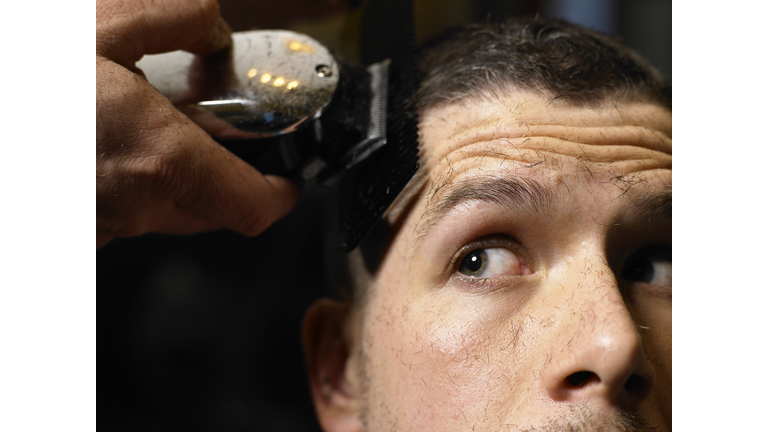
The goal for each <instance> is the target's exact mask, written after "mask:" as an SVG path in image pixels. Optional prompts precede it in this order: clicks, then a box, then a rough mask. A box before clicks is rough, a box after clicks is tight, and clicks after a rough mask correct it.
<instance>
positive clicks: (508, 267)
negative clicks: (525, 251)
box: [458, 247, 533, 278]
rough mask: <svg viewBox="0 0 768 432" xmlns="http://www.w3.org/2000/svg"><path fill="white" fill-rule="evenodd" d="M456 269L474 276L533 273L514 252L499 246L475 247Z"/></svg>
mask: <svg viewBox="0 0 768 432" xmlns="http://www.w3.org/2000/svg"><path fill="white" fill-rule="evenodd" d="M458 271H459V273H461V274H463V275H465V276H470V277H474V278H489V277H494V276H524V275H529V274H533V271H531V269H529V268H528V267H527V266H526V265H525V264H523V263H522V262H521V261H520V259H519V258H518V257H517V255H515V253H514V252H512V251H510V250H509V249H506V248H501V247H494V248H484V249H475V250H473V251H471V252H469V253H468V254H467V255H466V256H465V257H464V258H462V260H461V262H460V263H459V268H458Z"/></svg>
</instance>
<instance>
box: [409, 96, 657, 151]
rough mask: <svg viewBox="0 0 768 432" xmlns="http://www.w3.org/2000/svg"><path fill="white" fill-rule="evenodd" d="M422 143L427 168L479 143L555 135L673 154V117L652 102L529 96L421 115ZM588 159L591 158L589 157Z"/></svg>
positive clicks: (567, 139) (477, 102) (441, 108)
mask: <svg viewBox="0 0 768 432" xmlns="http://www.w3.org/2000/svg"><path fill="white" fill-rule="evenodd" d="M420 133H421V136H420V143H421V146H422V151H423V154H424V156H425V158H426V163H427V164H428V165H431V166H434V165H435V164H434V160H439V159H441V158H443V157H445V156H446V155H448V154H450V153H452V152H455V151H459V150H462V149H464V148H466V147H467V146H470V145H472V144H475V143H484V142H492V141H498V140H501V139H505V138H509V139H513V138H532V137H537V136H541V137H552V138H558V139H561V140H562V141H565V142H574V143H582V144H603V145H630V146H633V145H634V146H638V147H644V148H650V149H654V150H658V151H661V152H664V153H667V154H670V155H671V154H672V115H671V112H670V111H669V110H668V109H666V108H663V107H660V106H658V105H654V104H648V103H606V104H604V105H603V106H601V107H595V108H590V107H574V106H568V105H562V104H557V103H554V102H550V101H548V100H546V99H543V98H541V97H538V96H534V95H529V94H518V95H511V96H509V97H507V98H498V99H496V100H489V99H477V100H474V101H466V102H463V103H457V104H447V105H442V106H439V107H436V108H433V109H431V110H426V111H425V112H424V113H423V114H422V118H421V125H420ZM587 156H588V155H587Z"/></svg>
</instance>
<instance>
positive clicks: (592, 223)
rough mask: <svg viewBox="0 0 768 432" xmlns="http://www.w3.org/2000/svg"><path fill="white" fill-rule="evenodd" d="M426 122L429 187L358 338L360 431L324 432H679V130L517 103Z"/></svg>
mask: <svg viewBox="0 0 768 432" xmlns="http://www.w3.org/2000/svg"><path fill="white" fill-rule="evenodd" d="M421 121H422V124H421V128H420V132H421V136H420V143H421V146H422V149H423V152H422V156H421V162H422V165H423V167H422V168H423V169H426V170H427V171H426V172H427V173H428V174H429V175H428V179H427V180H426V181H425V183H424V185H423V187H422V188H421V189H420V190H419V191H418V192H417V193H415V194H412V196H411V197H410V199H409V200H410V202H408V203H400V205H398V206H397V208H399V209H405V210H402V211H400V212H398V211H394V212H392V213H391V214H390V215H389V218H390V220H389V222H390V224H392V225H394V226H398V227H399V228H398V231H397V235H396V237H395V239H394V241H393V244H392V245H391V247H390V249H389V250H388V251H387V254H386V255H385V257H384V259H383V261H382V262H381V265H380V267H379V270H378V272H377V274H376V275H375V278H374V281H373V284H372V286H370V287H369V288H368V289H369V293H368V296H367V298H366V301H365V305H364V307H363V308H362V309H361V310H355V311H352V313H351V317H350V319H349V321H348V324H347V325H348V330H347V336H346V340H347V342H346V344H347V345H348V348H347V350H346V352H348V353H349V356H348V357H347V359H346V361H345V363H344V366H343V370H342V371H341V372H340V374H341V376H342V378H340V380H341V381H342V384H343V390H344V391H343V392H341V394H342V395H343V398H342V399H344V398H346V399H344V401H345V403H348V405H345V409H346V410H347V411H346V412H348V413H349V416H348V417H350V418H348V419H346V422H342V423H338V422H333V421H328V420H327V419H326V420H324V416H325V417H328V416H327V415H324V413H323V409H322V408H321V407H318V414H319V416H320V420H321V424H323V426H324V427H325V428H326V429H329V430H331V429H335V428H337V427H338V426H339V425H340V424H343V425H345V426H344V427H345V428H347V429H343V428H342V429H338V430H353V429H355V428H357V427H359V426H362V427H364V429H366V430H371V431H377V430H403V431H416V430H419V431H427V430H435V431H438V430H439V431H452V430H457V431H467V430H477V431H496V430H502V431H506V430H510V431H518V430H537V431H538V430H550V429H548V428H551V429H552V430H635V429H632V427H633V426H634V427H635V428H637V429H639V430H644V429H642V428H643V426H645V427H651V428H654V429H653V430H656V431H663V430H669V429H671V418H672V414H671V407H672V399H671V398H672V381H671V375H672V321H671V319H672V257H671V251H672V233H671V227H672V209H671V193H672V192H671V190H672V189H671V185H672V156H671V154H672V140H671V131H672V119H671V113H670V112H669V111H668V110H666V109H663V108H660V107H657V106H654V105H648V104H642V103H635V104H628V103H625V104H618V105H614V104H610V103H609V104H607V106H606V107H603V108H596V109H589V108H573V107H564V106H557V105H554V104H551V103H550V104H548V103H547V101H546V100H545V99H542V98H539V97H536V96H531V95H526V94H523V95H514V96H510V97H508V98H505V99H502V100H500V101H498V102H488V101H482V102H480V101H475V102H466V103H463V104H456V105H449V106H444V107H440V108H437V109H433V110H431V111H428V112H426V113H424V114H423V115H422V118H421ZM340 387H341V386H340ZM313 390H314V389H313ZM315 399H316V405H318V402H317V397H316V398H315ZM580 424H581V427H583V429H580V428H579V425H580ZM558 428H559V429H558ZM622 428H623V429H622Z"/></svg>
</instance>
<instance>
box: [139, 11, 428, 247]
mask: <svg viewBox="0 0 768 432" xmlns="http://www.w3.org/2000/svg"><path fill="white" fill-rule="evenodd" d="M405 3H406V7H405V8H401V9H403V10H405V11H406V12H407V13H406V17H405V19H406V20H408V19H409V20H410V33H408V31H407V28H408V25H406V31H405V33H403V31H402V29H398V32H399V33H398V37H399V38H401V39H402V38H405V40H406V41H409V43H405V45H406V46H403V45H404V44H403V43H400V44H395V45H394V46H392V44H391V42H392V41H393V40H395V41H396V40H397V38H394V39H393V38H392V37H390V38H387V37H386V31H384V32H382V31H379V32H378V33H376V38H375V39H376V40H384V39H388V40H389V42H390V43H389V45H387V49H384V50H382V49H380V48H377V47H376V46H377V45H376V44H375V43H374V44H371V43H370V42H367V41H366V37H365V32H364V34H363V41H362V42H363V43H362V45H363V47H362V50H363V54H364V55H363V61H365V62H366V63H367V64H368V66H367V67H365V68H364V67H361V66H355V65H351V64H348V63H345V62H342V61H340V60H338V59H337V58H335V57H334V56H333V55H332V54H331V53H330V52H329V51H328V49H326V47H324V46H323V45H322V44H320V43H319V42H317V41H316V40H314V39H312V38H310V37H309V36H306V35H303V34H299V33H295V32H290V31H283V30H264V31H249V32H241V33H234V34H233V35H232V39H233V48H232V51H231V52H222V53H218V54H213V55H209V56H194V55H192V54H190V53H186V52H182V51H176V52H171V53H166V54H159V55H152V56H145V57H144V58H143V59H141V61H139V62H138V63H137V66H138V67H139V68H140V69H141V70H142V71H143V72H144V74H145V76H146V78H147V80H148V81H149V82H150V83H151V84H152V85H154V86H155V87H156V88H157V89H158V90H159V91H160V92H161V93H162V94H163V95H165V96H166V97H168V98H169V99H170V100H171V101H172V102H173V103H174V104H175V105H176V106H177V107H178V108H179V109H180V110H181V111H182V112H184V113H185V114H186V115H187V116H189V117H190V118H191V119H192V120H193V121H194V122H195V123H197V124H198V125H200V126H201V127H202V128H203V129H205V130H206V131H207V132H208V133H209V134H210V135H211V136H212V137H213V138H214V139H215V140H216V141H217V142H219V143H220V144H221V145H223V146H224V147H226V148H227V149H229V150H230V151H232V152H233V153H234V154H235V155H237V156H239V157H240V158H242V159H243V160H245V161H246V162H248V163H249V164H251V165H253V166H254V167H255V168H256V169H258V170H259V171H261V172H263V173H266V174H277V175H281V176H285V177H289V178H302V179H304V180H315V181H317V182H318V183H319V184H321V185H324V186H330V185H334V184H336V183H339V182H340V183H341V186H340V190H341V192H340V198H339V201H340V202H339V204H340V208H339V217H340V234H341V242H342V245H341V246H342V249H343V250H344V251H347V252H348V251H351V250H352V249H354V248H355V247H356V246H357V245H358V244H359V243H360V241H361V240H362V238H363V237H364V236H365V234H366V233H367V232H368V231H370V229H371V228H372V227H373V225H374V224H375V223H376V222H377V221H378V220H379V219H380V217H381V215H382V214H383V213H384V212H385V211H386V210H387V208H388V207H389V206H390V205H391V203H392V201H394V199H395V198H396V197H397V195H398V194H399V193H400V192H401V191H402V189H403V188H404V187H405V185H406V184H407V183H408V181H410V179H411V177H412V176H413V174H414V173H415V172H416V170H417V169H418V142H417V119H416V114H415V109H414V108H413V107H412V106H411V105H410V104H409V103H408V102H409V99H410V98H411V97H412V95H413V94H414V92H415V91H416V70H415V64H414V61H413V51H414V43H413V23H412V21H413V17H412V9H411V8H412V6H411V5H410V4H409V2H405ZM399 12H402V11H399ZM406 24H407V23H406ZM369 27H370V26H369ZM372 30H374V31H375V28H374V29H372ZM382 38H383V39H382ZM367 45H368V46H370V47H369V48H366V46H367ZM366 53H373V56H371V55H370V54H368V55H366ZM403 53H406V54H408V55H409V57H408V56H407V57H403Z"/></svg>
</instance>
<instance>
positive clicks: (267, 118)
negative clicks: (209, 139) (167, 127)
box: [137, 30, 339, 136]
mask: <svg viewBox="0 0 768 432" xmlns="http://www.w3.org/2000/svg"><path fill="white" fill-rule="evenodd" d="M232 40H233V43H234V48H233V61H234V78H235V79H233V80H228V81H227V85H226V86H223V85H222V84H221V83H216V82H205V80H204V79H203V80H200V79H195V80H194V81H193V83H194V84H195V86H197V87H192V88H190V81H189V69H190V67H191V65H192V61H193V59H194V56H193V55H192V54H189V53H186V52H182V51H176V52H172V53H166V54H159V55H152V56H145V57H144V58H143V59H141V61H139V62H138V63H137V66H138V67H139V68H140V69H141V70H142V71H144V74H145V75H146V76H147V79H148V80H149V82H150V83H151V84H152V85H154V86H155V87H156V88H157V89H158V90H160V92H161V93H163V94H164V95H165V96H167V97H168V98H169V99H171V100H174V99H176V98H179V97H182V98H183V99H182V100H183V101H184V103H189V102H190V100H189V98H190V95H206V96H205V99H204V100H203V99H198V100H197V101H196V102H195V101H194V100H192V102H194V105H196V106H197V107H198V108H202V109H205V110H207V111H209V112H211V113H213V114H214V115H215V116H216V117H218V118H219V119H221V120H223V121H225V122H227V123H229V124H230V125H232V126H234V127H235V128H237V129H238V130H240V131H243V132H249V133H256V134H257V135H259V136H274V135H281V134H285V133H288V132H292V131H294V130H296V129H297V128H298V127H299V126H300V125H302V124H304V123H305V122H306V121H307V120H310V119H314V118H317V117H319V116H320V114H321V113H322V110H323V109H324V108H325V107H326V106H327V105H328V103H329V102H330V100H331V96H332V95H333V93H334V91H335V90H336V85H337V83H338V80H339V66H338V64H337V63H336V61H335V60H334V58H333V56H332V55H331V54H330V53H329V52H328V50H327V49H326V48H325V47H324V46H322V45H320V43H318V42H317V41H315V40H314V39H312V38H310V37H308V36H306V35H303V34H299V33H294V32H290V31H282V30H269V31H250V32H242V33H233V35H232ZM198 76H199V75H198ZM200 82H205V84H204V85H202V84H198V83H200ZM267 83H269V84H271V85H264V84H267Z"/></svg>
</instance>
